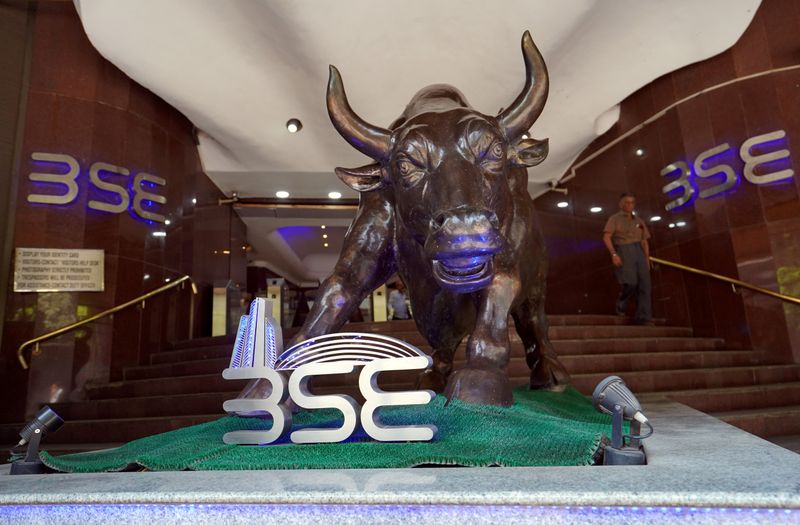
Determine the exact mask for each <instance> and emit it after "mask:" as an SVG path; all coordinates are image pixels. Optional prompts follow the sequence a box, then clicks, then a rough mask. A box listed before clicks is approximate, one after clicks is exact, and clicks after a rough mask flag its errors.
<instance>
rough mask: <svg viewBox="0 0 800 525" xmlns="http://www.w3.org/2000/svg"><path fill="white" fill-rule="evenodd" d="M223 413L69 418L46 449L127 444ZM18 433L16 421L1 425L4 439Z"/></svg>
mask: <svg viewBox="0 0 800 525" xmlns="http://www.w3.org/2000/svg"><path fill="white" fill-rule="evenodd" d="M223 415H224V413H223V411H222V407H220V408H219V412H218V413H212V414H203V415H190V416H168V417H142V418H126V419H87V420H78V421H66V422H65V423H64V425H63V426H62V427H61V428H59V429H58V432H53V433H52V434H48V435H47V440H46V441H45V445H44V446H43V448H45V449H46V448H47V447H48V446H49V445H50V444H53V443H91V442H93V441H97V442H103V443H106V442H119V443H124V442H128V441H130V440H133V439H139V438H143V437H147V436H152V435H153V434H160V433H162V432H169V431H170V430H176V429H179V428H183V427H188V426H191V425H199V424H200V423H206V422H208V421H213V420H215V419H218V418H220V417H222V416H223ZM18 432H19V427H18V426H16V424H4V425H0V439H2V440H3V441H4V442H7V443H10V442H16V441H17V440H18V439H19V437H16V438H15V437H14V436H16V435H17V433H18ZM9 439H10V440H11V441H9Z"/></svg>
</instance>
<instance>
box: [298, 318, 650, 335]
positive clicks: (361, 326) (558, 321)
mask: <svg viewBox="0 0 800 525" xmlns="http://www.w3.org/2000/svg"><path fill="white" fill-rule="evenodd" d="M547 320H548V321H549V323H550V326H569V325H616V326H621V325H630V324H632V323H631V320H630V319H628V318H625V317H619V316H616V315H596V314H586V315H583V314H574V315H569V314H567V315H550V316H548V317H547ZM654 322H655V325H656V326H664V325H665V324H666V321H665V320H664V319H654ZM416 330H417V325H416V323H415V322H414V321H413V320H404V321H388V322H385V323H370V322H363V323H347V324H345V325H344V326H343V327H342V329H341V331H342V332H380V333H383V334H391V333H393V332H404V331H406V332H407V331H416ZM284 331H285V330H284Z"/></svg>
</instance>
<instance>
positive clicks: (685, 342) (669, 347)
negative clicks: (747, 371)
mask: <svg viewBox="0 0 800 525" xmlns="http://www.w3.org/2000/svg"><path fill="white" fill-rule="evenodd" d="M403 340H404V341H406V342H408V343H410V344H412V345H414V346H416V347H417V348H419V349H420V350H423V351H425V352H427V353H430V351H431V347H430V345H428V344H427V342H426V341H425V340H424V339H423V337H422V336H421V335H419V334H417V333H416V332H414V333H413V337H407V338H405V339H403ZM552 343H553V347H554V348H555V350H556V353H557V354H558V355H584V354H587V355H588V354H607V353H615V354H619V353H642V352H676V351H696V350H724V348H723V346H724V341H723V340H722V339H719V338H714V337H631V338H623V337H620V338H600V339H597V338H582V339H561V340H554V341H552ZM464 348H466V342H462V343H461V345H460V346H459V348H458V350H457V353H458V352H462V353H463V350H464ZM232 349H233V343H231V344H230V345H224V346H220V345H218V346H206V347H199V348H196V349H183V350H167V351H164V352H158V353H155V354H152V355H151V357H150V362H151V364H153V365H158V364H166V363H176V362H182V361H193V360H205V359H221V358H225V359H228V360H229V359H230V356H231V351H232ZM511 355H524V348H523V346H522V342H521V341H520V339H519V336H517V335H516V334H512V335H511Z"/></svg>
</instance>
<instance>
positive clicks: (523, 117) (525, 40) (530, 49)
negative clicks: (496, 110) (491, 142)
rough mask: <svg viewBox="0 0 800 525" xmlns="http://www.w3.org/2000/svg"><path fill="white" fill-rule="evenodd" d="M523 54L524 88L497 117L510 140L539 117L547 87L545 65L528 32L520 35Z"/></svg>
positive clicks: (548, 84)
mask: <svg viewBox="0 0 800 525" xmlns="http://www.w3.org/2000/svg"><path fill="white" fill-rule="evenodd" d="M522 56H523V58H524V59H525V75H526V78H525V88H524V89H523V90H522V93H520V94H519V96H517V98H516V100H514V102H513V103H512V104H511V106H509V107H508V109H506V110H505V111H503V112H502V113H500V115H499V116H498V117H497V121H498V123H499V124H500V129H502V130H503V133H505V136H506V138H508V139H510V140H511V139H516V138H517V137H519V136H521V135H522V134H523V133H525V132H526V131H528V129H529V128H530V127H531V126H532V125H533V123H534V122H536V119H537V118H539V115H540V114H541V113H542V110H543V109H544V103H545V102H546V101H547V92H548V90H549V86H550V80H549V77H548V75H547V66H546V65H545V63H544V59H543V58H542V54H541V53H539V50H538V49H537V48H536V45H535V44H534V43H533V39H532V38H531V34H530V32H529V31H525V34H523V35H522Z"/></svg>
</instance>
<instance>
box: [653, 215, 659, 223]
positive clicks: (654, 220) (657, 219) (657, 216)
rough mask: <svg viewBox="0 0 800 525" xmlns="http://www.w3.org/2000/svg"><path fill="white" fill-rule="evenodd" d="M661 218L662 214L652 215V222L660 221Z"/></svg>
mask: <svg viewBox="0 0 800 525" xmlns="http://www.w3.org/2000/svg"><path fill="white" fill-rule="evenodd" d="M660 220H661V215H653V216H652V217H650V222H658V221H660Z"/></svg>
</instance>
